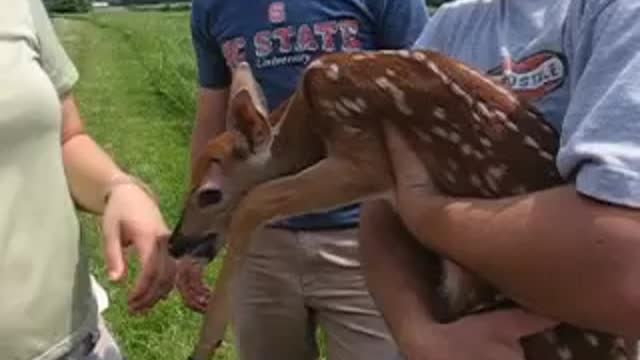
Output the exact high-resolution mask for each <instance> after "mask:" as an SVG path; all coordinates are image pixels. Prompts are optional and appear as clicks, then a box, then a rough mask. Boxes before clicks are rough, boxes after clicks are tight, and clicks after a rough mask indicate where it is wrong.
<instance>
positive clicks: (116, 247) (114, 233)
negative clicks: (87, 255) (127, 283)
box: [102, 217, 127, 282]
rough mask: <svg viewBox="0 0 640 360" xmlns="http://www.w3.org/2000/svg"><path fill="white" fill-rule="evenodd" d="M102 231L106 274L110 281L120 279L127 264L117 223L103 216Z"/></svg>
mask: <svg viewBox="0 0 640 360" xmlns="http://www.w3.org/2000/svg"><path fill="white" fill-rule="evenodd" d="M102 233H103V236H104V257H105V264H106V267H107V276H108V277H109V280H110V281H114V282H115V281H121V280H122V279H123V278H124V276H125V274H126V270H127V269H126V268H127V265H126V259H125V256H124V251H123V249H122V242H121V239H120V237H121V233H120V228H119V226H118V223H117V222H115V221H111V220H110V219H109V218H108V217H105V219H104V221H103V224H102Z"/></svg>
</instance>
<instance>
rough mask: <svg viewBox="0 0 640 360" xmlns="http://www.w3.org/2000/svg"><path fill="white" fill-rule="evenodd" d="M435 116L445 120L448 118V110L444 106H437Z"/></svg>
mask: <svg viewBox="0 0 640 360" xmlns="http://www.w3.org/2000/svg"><path fill="white" fill-rule="evenodd" d="M433 116H435V117H436V118H438V119H440V120H445V119H446V118H447V112H446V111H445V110H444V108H441V107H440V106H436V108H435V109H434V110H433Z"/></svg>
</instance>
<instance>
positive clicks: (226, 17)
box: [192, 0, 428, 230]
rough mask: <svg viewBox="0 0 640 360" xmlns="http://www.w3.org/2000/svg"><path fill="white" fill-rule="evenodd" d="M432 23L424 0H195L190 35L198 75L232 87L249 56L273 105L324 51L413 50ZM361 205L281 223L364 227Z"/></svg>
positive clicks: (205, 82) (206, 82)
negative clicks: (235, 71)
mask: <svg viewBox="0 0 640 360" xmlns="http://www.w3.org/2000/svg"><path fill="white" fill-rule="evenodd" d="M427 21H428V11H427V8H426V6H425V3H424V0H283V1H267V0H194V1H193V8H192V38H193V43H194V48H195V51H196V57H197V66H198V80H199V83H200V86H202V87H206V88H223V87H226V86H228V85H229V82H230V68H232V67H234V66H235V65H237V64H238V62H240V61H247V62H248V63H249V64H250V65H251V67H252V70H253V72H254V75H255V77H256V80H257V81H258V83H259V84H260V85H261V86H262V88H263V91H264V93H265V96H266V98H267V103H268V106H269V108H270V109H274V108H275V107H277V106H278V105H279V104H280V103H281V102H282V101H284V100H286V99H287V98H288V97H289V96H291V94H292V93H293V92H294V90H295V88H296V85H297V84H298V78H299V75H300V74H301V73H302V71H303V70H304V68H305V67H306V65H308V64H309V62H310V61H312V60H313V59H315V58H316V57H317V56H318V55H321V54H323V53H331V52H337V51H340V52H352V51H357V50H373V49H399V48H409V47H410V46H411V45H412V44H413V43H414V42H415V40H416V39H417V37H418V36H419V35H420V33H421V32H422V29H423V28H424V26H425V24H426V22H427ZM358 218H359V206H358V205H357V204H354V205H351V206H347V207H344V208H340V209H336V210H333V211H329V212H323V213H316V214H307V215H303V216H299V217H295V218H292V219H288V220H286V221H283V222H281V223H279V226H285V227H288V228H294V229H305V230H310V229H327V228H343V227H353V226H357V225H358Z"/></svg>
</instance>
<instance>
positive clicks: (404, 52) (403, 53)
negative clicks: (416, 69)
mask: <svg viewBox="0 0 640 360" xmlns="http://www.w3.org/2000/svg"><path fill="white" fill-rule="evenodd" d="M398 55H400V56H402V57H403V58H408V57H411V53H409V50H404V49H403V50H398Z"/></svg>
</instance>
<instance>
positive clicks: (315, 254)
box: [231, 228, 401, 360]
mask: <svg viewBox="0 0 640 360" xmlns="http://www.w3.org/2000/svg"><path fill="white" fill-rule="evenodd" d="M231 302H232V321H233V326H232V329H233V331H234V340H235V341H236V349H237V352H238V354H239V359H240V360H271V359H287V360H311V359H316V358H317V355H318V347H317V344H316V342H315V330H316V326H320V327H321V328H322V329H323V330H324V332H325V334H326V349H327V352H328V358H329V360H365V359H366V360H371V359H376V360H378V359H379V360H390V359H400V358H401V357H400V356H399V353H398V350H397V347H396V345H395V343H394V342H393V340H392V339H391V336H390V335H389V332H388V329H387V326H386V323H385V321H384V320H383V318H382V316H381V315H380V313H379V311H378V309H377V308H376V306H375V304H374V302H373V299H372V298H371V296H370V294H369V292H368V289H367V287H366V284H365V279H364V274H363V273H362V268H361V266H360V261H359V253H358V242H357V229H353V230H338V231H312V232H306V231H301V232H294V231H288V230H282V229H273V228H265V229H263V230H261V231H260V232H259V233H258V234H257V237H256V238H255V239H254V241H253V243H252V247H251V249H250V251H249V254H248V257H247V261H246V262H244V263H243V266H242V268H241V269H240V271H239V272H238V273H236V278H234V281H233V284H232V300H231Z"/></svg>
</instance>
